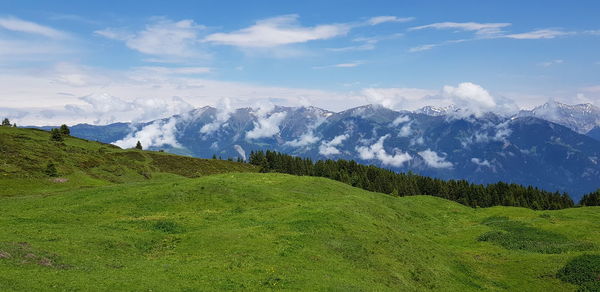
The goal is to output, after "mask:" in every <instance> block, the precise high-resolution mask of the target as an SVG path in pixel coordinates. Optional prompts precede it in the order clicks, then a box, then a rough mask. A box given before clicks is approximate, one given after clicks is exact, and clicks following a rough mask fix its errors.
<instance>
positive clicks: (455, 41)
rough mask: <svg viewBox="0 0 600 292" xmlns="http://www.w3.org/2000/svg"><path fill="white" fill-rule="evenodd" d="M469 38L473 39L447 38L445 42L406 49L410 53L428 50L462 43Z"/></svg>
mask: <svg viewBox="0 0 600 292" xmlns="http://www.w3.org/2000/svg"><path fill="white" fill-rule="evenodd" d="M469 40H473V39H461V40H449V41H445V42H441V43H437V44H426V45H420V46H416V47H412V48H410V49H408V51H409V52H410V53H416V52H422V51H428V50H431V49H433V48H436V47H441V46H446V45H450V44H457V43H463V42H466V41H469Z"/></svg>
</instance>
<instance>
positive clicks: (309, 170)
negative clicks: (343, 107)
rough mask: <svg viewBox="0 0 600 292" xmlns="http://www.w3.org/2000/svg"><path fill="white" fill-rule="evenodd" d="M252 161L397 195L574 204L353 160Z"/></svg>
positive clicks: (530, 191) (538, 205)
mask: <svg viewBox="0 0 600 292" xmlns="http://www.w3.org/2000/svg"><path fill="white" fill-rule="evenodd" d="M249 163H251V164H254V165H257V166H260V167H261V170H262V171H263V172H281V173H288V174H294V175H310V176H319V177H326V178H330V179H334V180H337V181H340V182H343V183H346V184H349V185H352V186H355V187H359V188H362V189H365V190H368V191H374V192H381V193H386V194H391V195H396V196H413V195H430V196H436V197H441V198H445V199H448V200H452V201H455V202H458V203H461V204H463V205H467V206H471V207H491V206H517V207H526V208H531V209H535V210H554V209H563V208H569V207H573V206H574V203H573V200H571V198H570V197H569V196H568V195H567V194H566V193H562V194H561V193H558V192H548V191H544V190H540V189H538V188H534V187H531V186H528V187H525V186H521V185H517V184H507V183H503V182H498V183H495V184H489V185H480V184H472V183H469V182H467V181H466V180H448V181H445V180H441V179H436V178H431V177H426V176H421V175H416V174H413V173H411V172H408V173H396V172H393V171H391V170H387V169H383V168H379V167H375V166H366V165H362V164H359V163H357V162H355V161H353V160H351V161H347V160H324V161H323V160H319V161H316V162H313V161H312V160H311V159H309V158H300V157H295V156H291V155H287V154H283V153H279V152H274V151H266V152H263V151H257V152H254V151H253V152H251V153H250V157H249Z"/></svg>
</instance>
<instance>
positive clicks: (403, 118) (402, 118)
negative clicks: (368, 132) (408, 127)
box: [392, 115, 410, 127]
mask: <svg viewBox="0 0 600 292" xmlns="http://www.w3.org/2000/svg"><path fill="white" fill-rule="evenodd" d="M408 121H410V118H409V117H408V116H405V115H399V116H398V117H397V118H396V119H394V121H393V122H392V126H394V127H396V126H398V125H400V124H402V123H406V122H408Z"/></svg>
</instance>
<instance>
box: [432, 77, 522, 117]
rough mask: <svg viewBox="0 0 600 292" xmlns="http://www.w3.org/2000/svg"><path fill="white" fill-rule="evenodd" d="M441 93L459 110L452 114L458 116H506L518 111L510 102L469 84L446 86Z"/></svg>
mask: <svg viewBox="0 0 600 292" xmlns="http://www.w3.org/2000/svg"><path fill="white" fill-rule="evenodd" d="M442 93H443V96H445V97H447V98H449V99H450V100H452V102H453V104H454V105H456V106H457V107H458V108H459V109H461V110H460V111H456V112H454V113H455V114H456V115H459V116H461V115H462V116H468V115H472V114H473V115H475V116H480V115H481V114H483V113H486V112H496V113H500V114H506V113H512V112H515V111H516V110H518V107H517V106H516V105H515V103H514V102H513V101H512V100H509V99H505V98H498V97H493V96H492V95H491V94H490V93H489V92H488V91H487V90H485V89H484V88H483V87H481V86H479V85H477V84H474V83H471V82H463V83H460V84H458V86H457V87H454V86H448V85H446V86H444V88H443V91H442Z"/></svg>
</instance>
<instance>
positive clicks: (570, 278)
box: [557, 254, 600, 291]
mask: <svg viewBox="0 0 600 292" xmlns="http://www.w3.org/2000/svg"><path fill="white" fill-rule="evenodd" d="M557 276H558V278H559V279H561V280H562V281H564V282H568V283H571V284H575V285H580V286H582V287H581V288H580V289H579V290H580V291H600V290H590V289H591V288H593V287H596V288H598V287H600V255H589V254H586V255H580V256H578V257H575V258H574V259H572V260H570V261H569V262H568V263H567V264H566V265H565V266H564V267H563V268H562V269H560V271H558V275H557ZM584 288H585V289H587V290H583V289H584Z"/></svg>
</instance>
